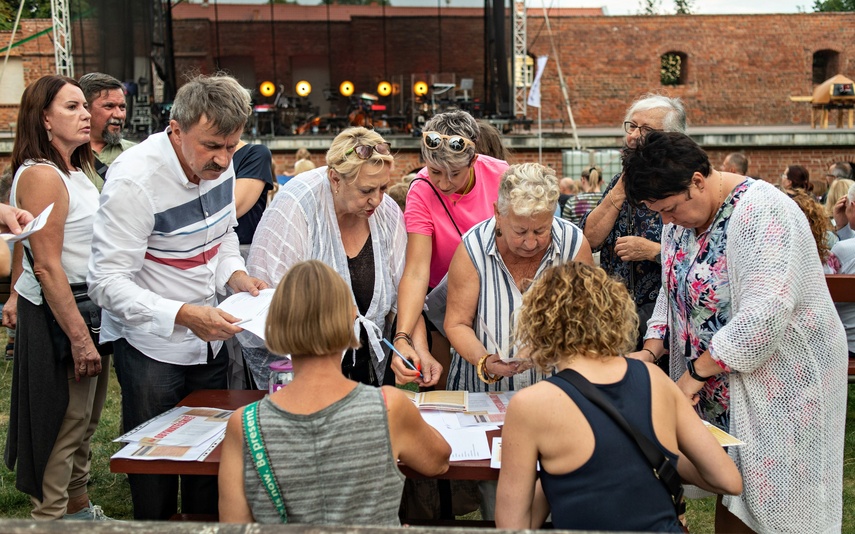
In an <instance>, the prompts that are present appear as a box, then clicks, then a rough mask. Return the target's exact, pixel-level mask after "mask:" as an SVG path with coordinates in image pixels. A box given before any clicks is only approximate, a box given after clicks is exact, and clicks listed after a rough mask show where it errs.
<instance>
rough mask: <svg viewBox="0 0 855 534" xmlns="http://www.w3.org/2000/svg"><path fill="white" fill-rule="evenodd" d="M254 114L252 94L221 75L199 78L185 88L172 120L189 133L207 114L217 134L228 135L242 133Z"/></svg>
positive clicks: (229, 77) (179, 92) (176, 103)
mask: <svg viewBox="0 0 855 534" xmlns="http://www.w3.org/2000/svg"><path fill="white" fill-rule="evenodd" d="M251 114H252V104H251V101H250V96H249V91H247V90H246V89H245V88H243V87H241V85H240V84H239V83H238V81H237V80H235V79H234V78H232V77H231V76H228V75H226V74H223V73H220V72H218V73H216V74H214V75H212V76H204V75H202V76H197V77H195V78H193V79H192V80H190V81H189V82H187V83H186V84H184V85H182V86H181V88H180V89H179V90H178V93H177V94H176V95H175V102H174V103H173V104H172V113H171V114H170V116H169V118H170V119H172V120H174V121H176V122H177V123H178V125H179V126H180V127H181V128H182V129H183V130H189V129H190V128H192V127H193V126H195V125H196V124H198V123H199V121H200V120H202V116H203V115H204V116H205V117H206V118H207V119H208V120H209V121H211V123H212V124H213V126H214V127H215V128H216V133H217V135H229V134H232V133H234V132H237V131H239V130H243V128H244V126H246V121H247V119H249V116H250V115H251Z"/></svg>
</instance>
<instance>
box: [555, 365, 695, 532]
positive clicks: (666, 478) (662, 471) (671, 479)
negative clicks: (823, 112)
mask: <svg viewBox="0 0 855 534" xmlns="http://www.w3.org/2000/svg"><path fill="white" fill-rule="evenodd" d="M555 376H557V377H558V378H560V379H562V380H564V381H565V382H568V383H569V384H571V385H572V386H573V387H575V388H576V389H577V390H578V391H579V393H581V394H582V395H583V396H584V397H585V398H586V399H588V400H589V401H591V402H592V403H593V404H594V405H596V406H597V407H598V408H600V409H601V410H602V411H603V412H605V413H606V415H608V416H609V417H611V418H612V419H614V421H615V423H617V425H618V426H619V427H620V428H621V429H622V430H623V431H624V432H626V434H627V435H628V436H629V437H631V438H632V439H633V440H635V442H636V443H637V444H638V447H639V448H640V449H641V452H642V453H643V454H644V457H645V458H647V461H648V462H649V463H650V466H651V467H652V468H653V474H654V475H656V478H658V479H659V480H661V481H662V483H663V484H665V488H666V489H667V490H668V493H670V494H671V501H672V502H673V504H674V508H675V510H677V515H678V516H679V515H682V514H683V513H685V511H686V505H685V502H684V501H683V484H682V482H681V481H680V475H679V474H678V473H677V469H676V468H675V467H674V465H673V464H672V463H671V460H669V459H668V458H667V457H666V456H665V455H664V454H663V453H662V451H661V450H660V449H659V447H657V446H656V445H654V444H653V442H652V441H650V440H649V439H648V438H647V436H645V435H644V434H642V433H641V432H639V431H638V430H636V428H635V427H633V426H632V425H630V424H629V422H627V420H626V418H624V416H623V415H622V414H621V413H620V412H619V411H618V410H617V408H615V407H614V405H613V404H612V403H611V402H609V400H608V399H607V398H606V396H605V395H603V394H602V392H600V390H598V389H597V388H596V387H594V385H593V384H591V383H590V382H589V381H588V379H586V378H585V377H584V376H582V375H581V374H579V373H578V372H576V371H574V370H573V369H564V370H563V371H561V372H560V373H557V374H556V375H555Z"/></svg>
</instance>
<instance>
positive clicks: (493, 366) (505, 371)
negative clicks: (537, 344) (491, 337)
mask: <svg viewBox="0 0 855 534" xmlns="http://www.w3.org/2000/svg"><path fill="white" fill-rule="evenodd" d="M529 368H531V361H530V360H529V361H525V362H510V363H507V362H503V361H502V359H501V358H499V355H498V354H491V355H490V356H488V357H487V361H486V362H484V369H486V370H487V373H489V374H491V375H493V376H505V377H507V376H514V375H515V374H517V373H521V372H523V371H525V370H526V369H529Z"/></svg>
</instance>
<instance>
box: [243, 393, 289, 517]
mask: <svg viewBox="0 0 855 534" xmlns="http://www.w3.org/2000/svg"><path fill="white" fill-rule="evenodd" d="M259 402H261V401H255V402H253V403H252V404H250V405H248V406H247V407H246V408H244V410H243V436H244V439H245V440H246V448H247V450H248V451H249V454H250V456H252V463H253V464H254V465H255V471H256V472H257V473H258V478H259V480H261V483H262V484H263V485H264V489H266V490H267V495H269V496H270V500H271V501H273V506H274V507H275V508H276V511H277V512H279V518H280V519H281V520H282V523H283V524H284V523H287V522H288V514H287V513H286V512H285V501H284V499H283V498H282V490H280V489H279V481H278V480H276V475H275V474H274V473H273V469H272V468H271V467H270V458H268V456H267V447H265V446H264V440H263V439H262V437H261V426H259V424H258V403H259Z"/></svg>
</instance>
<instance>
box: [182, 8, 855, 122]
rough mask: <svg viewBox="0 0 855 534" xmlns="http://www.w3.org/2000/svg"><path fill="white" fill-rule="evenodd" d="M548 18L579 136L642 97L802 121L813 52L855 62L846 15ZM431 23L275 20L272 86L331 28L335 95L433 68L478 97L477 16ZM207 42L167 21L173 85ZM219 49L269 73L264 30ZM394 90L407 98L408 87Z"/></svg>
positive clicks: (260, 74)
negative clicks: (674, 58) (674, 76)
mask: <svg viewBox="0 0 855 534" xmlns="http://www.w3.org/2000/svg"><path fill="white" fill-rule="evenodd" d="M537 12H538V10H531V13H530V18H529V52H530V53H532V54H534V55H541V54H548V55H552V54H551V49H550V41H549V38H548V35H547V34H546V32H545V30H543V31H539V30H537V29H538V28H540V27H541V26H542V18H540V17H538V16H537ZM550 21H551V24H552V27H553V31H554V36H555V42H556V46H557V47H558V51H559V54H560V60H561V65H562V70H563V73H564V76H565V78H566V81H567V84H568V89H569V93H570V104H571V106H572V109H573V113H574V118H575V120H576V123H577V124H578V125H579V127H583V128H584V127H595V126H613V125H615V124H618V123H620V122H621V121H622V120H623V113H624V111H625V109H626V107H627V106H628V104H629V103H630V102H631V101H632V100H633V99H634V98H636V97H637V96H639V95H641V94H642V93H644V92H647V91H656V92H662V93H665V94H669V95H672V96H679V97H682V98H684V99H685V101H686V105H687V109H688V113H689V121H690V123H691V124H693V125H753V124H793V123H795V124H808V123H809V122H810V114H809V110H810V106H809V105H807V104H804V103H793V102H790V100H789V96H791V95H810V94H811V92H812V89H813V86H812V83H811V78H812V60H813V53H814V52H816V51H818V50H823V49H829V50H834V51H837V52H838V53H839V64H840V71H841V72H842V73H843V74H846V75H848V76H849V77H855V53H853V52H852V47H851V46H846V45H845V43H853V42H855V13H802V14H782V15H726V16H725V15H691V16H656V17H647V16H633V17H605V16H602V17H590V16H584V17H582V16H573V17H556V18H551V19H550ZM437 24H438V21H437V17H436V16H425V17H396V18H390V19H387V20H386V24H385V32H384V25H383V19H382V18H380V17H369V16H365V17H354V18H353V19H352V20H351V21H350V22H341V21H338V22H336V21H334V22H331V23H330V24H329V26H328V25H327V24H326V22H314V21H311V22H310V21H304V22H282V21H279V22H277V23H276V26H275V29H274V34H275V36H276V42H275V47H276V54H275V55H276V73H277V77H278V78H279V82H280V83H284V84H285V85H286V86H287V87H293V84H294V83H295V82H296V81H297V80H293V79H291V77H290V70H289V69H290V63H289V61H290V59H289V58H290V57H292V56H299V55H320V56H326V55H327V54H328V48H327V30H328V28H329V32H330V41H331V44H332V47H331V49H332V51H333V52H332V69H331V73H330V78H331V82H332V85H333V86H337V85H338V83H339V82H340V81H342V80H345V79H349V80H351V81H353V82H354V83H355V85H356V87H357V92H361V91H364V90H368V91H372V92H373V88H374V87H376V83H377V81H379V80H380V79H381V78H382V77H383V76H384V74H385V75H390V76H391V75H401V74H403V75H405V84H409V75H410V74H411V73H437V72H440V71H442V72H447V73H455V74H456V75H457V78H458V79H459V78H463V77H468V78H474V81H475V90H474V91H473V93H472V95H473V96H474V97H475V98H483V97H484V86H483V82H484V65H483V64H484V39H483V37H482V35H483V19H482V18H478V17H455V16H443V17H442V26H441V29H440V30H438V26H437ZM785 28H786V31H783V29H785ZM832 28H833V30H834V31H830V29H832ZM216 34H217V32H216V31H215V26H214V23H213V21H207V20H200V19H194V20H177V21H175V36H176V54H177V57H176V64H177V66H178V72H179V76H180V74H181V72H182V71H183V70H192V69H197V70H201V71H202V72H208V71H210V70H212V69H213V65H214V64H213V58H214V56H215V54H216V47H217V39H216ZM384 36H385V47H384ZM205 37H207V39H205ZM440 47H441V53H440V52H439V48H440ZM384 49H385V52H386V54H387V57H386V58H385V61H384V57H383V55H384ZM219 50H220V54H221V55H223V56H240V55H250V56H253V57H254V67H255V71H256V73H257V79H259V80H262V79H269V78H270V77H271V76H272V75H273V63H272V60H273V54H272V52H271V51H272V50H273V43H272V40H271V31H270V24H269V22H221V23H220V28H219ZM669 51H677V52H682V53H685V54H686V55H687V56H688V60H687V64H686V69H687V71H686V72H687V74H686V83H685V85H682V86H677V87H663V86H662V85H661V83H660V77H659V76H660V73H659V69H660V56H661V55H662V54H664V53H666V52H669ZM554 61H555V58H554V57H552V58H551V59H550V63H549V64H547V68H546V71H545V73H544V77H543V82H542V84H543V118H544V119H545V120H550V119H558V118H562V117H565V115H566V113H565V106H564V102H563V100H562V97H561V92H560V86H559V83H558V79H557V71H556V69H555V63H554ZM440 62H441V64H440ZM384 71H385V72H384ZM404 89H405V91H407V92H408V94H409V91H410V88H409V87H405V88H404ZM534 111H535V110H530V112H529V116H530V117H532V116H535V115H536V113H534ZM565 118H566V117H565Z"/></svg>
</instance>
